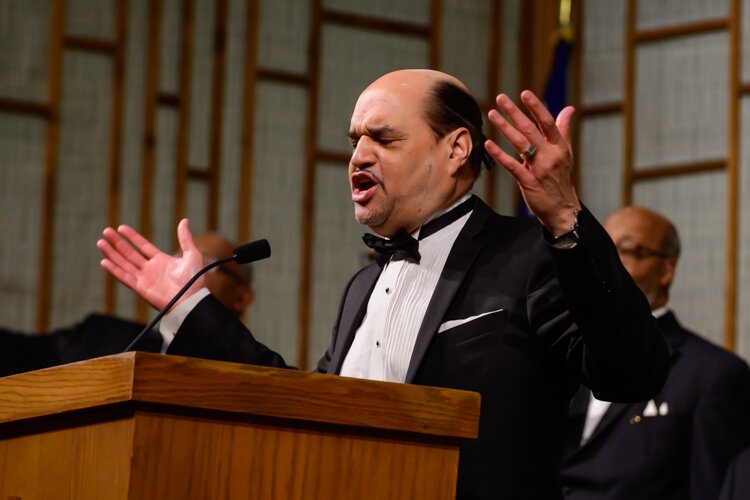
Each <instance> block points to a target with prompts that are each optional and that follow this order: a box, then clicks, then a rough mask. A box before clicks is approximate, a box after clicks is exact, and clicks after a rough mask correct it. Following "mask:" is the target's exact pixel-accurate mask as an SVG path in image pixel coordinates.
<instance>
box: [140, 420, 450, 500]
mask: <svg viewBox="0 0 750 500" xmlns="http://www.w3.org/2000/svg"><path fill="white" fill-rule="evenodd" d="M135 442H136V446H135V454H134V456H133V476H134V477H136V478H142V480H141V481H139V482H137V483H134V488H133V490H132V491H131V498H159V499H184V498H227V499H238V500H239V499H247V498H253V499H278V500H295V499H311V498H314V499H331V500H337V499H341V500H349V499H353V498H373V499H375V498H377V499H381V498H388V499H429V500H434V499H448V498H453V496H454V493H453V492H454V491H455V473H456V471H457V467H458V455H457V453H456V452H455V450H450V449H449V448H448V447H445V446H440V445H429V446H428V447H427V448H425V447H424V444H419V445H417V444H415V443H410V442H408V441H405V440H403V441H402V440H398V439H393V438H391V437H379V436H368V435H361V434H358V433H356V432H352V433H349V434H347V433H340V432H335V433H334V432H326V431H311V430H309V429H296V428H294V427H282V426H276V425H270V424H254V423H238V422H234V423H231V424H230V423H226V422H221V421H212V420H209V419H203V418H197V417H179V416H164V415H159V414H157V413H147V412H143V413H141V414H140V415H139V417H138V425H137V427H136V436H135ZM216 457H227V459H226V460H221V461H217V460H216V459H215V458H216ZM433 467H440V468H443V469H444V470H450V471H453V473H452V474H444V475H440V476H437V477H436V476H435V475H434V474H433V473H432V472H431V471H434V470H436V469H434V468H433ZM164 478H168V480H166V481H165V480H164ZM399 485H401V486H399ZM404 485H405V486H406V487H403V486H404ZM363 492H366V495H365V496H363Z"/></svg>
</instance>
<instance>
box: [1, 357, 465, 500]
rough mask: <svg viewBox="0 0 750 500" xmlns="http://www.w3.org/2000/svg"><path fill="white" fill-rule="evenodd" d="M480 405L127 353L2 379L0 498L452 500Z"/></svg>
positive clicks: (460, 396)
mask: <svg viewBox="0 0 750 500" xmlns="http://www.w3.org/2000/svg"><path fill="white" fill-rule="evenodd" d="M478 419H479V395H478V394H476V393H470V392H463V391H454V390H448V389H439V388H432V387H420V386H414V385H407V384H392V383H386V382H374V381H368V380H358V379H351V378H346V377H336V376H330V375H320V374H315V373H305V372H298V371H293V370H279V369H272V368H263V367H256V366H249V365H241V364H235V363H221V362H215V361H206V360H199V359H192V358H184V357H179V356H163V355H157V354H146V353H140V352H139V353H127V354H119V355H116V356H108V357H104V358H98V359H93V360H89V361H83V362H80V363H73V364H70V365H65V366H58V367H54V368H48V369H45V370H39V371H35V372H30V373H24V374H20V375H14V376H11V377H6V378H0V500H9V499H12V500H17V499H20V500H48V499H75V500H83V499H92V500H94V499H95V500H102V499H106V500H118V499H130V500H136V499H137V500H142V499H143V500H146V499H159V500H165V499H179V500H184V499H243V500H246V499H279V500H293V499H317V498H320V499H327V500H328V499H346V500H356V499H378V500H379V499H399V498H403V499H419V498H423V499H430V500H435V499H452V498H454V496H455V488H456V472H457V467H458V445H459V444H460V443H461V442H462V441H463V440H466V439H471V438H475V437H476V434H477V425H478Z"/></svg>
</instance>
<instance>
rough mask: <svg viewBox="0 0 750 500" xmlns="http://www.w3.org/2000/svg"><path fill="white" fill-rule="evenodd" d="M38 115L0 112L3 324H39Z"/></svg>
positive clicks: (42, 125)
mask: <svg viewBox="0 0 750 500" xmlns="http://www.w3.org/2000/svg"><path fill="white" fill-rule="evenodd" d="M45 128H46V124H45V122H44V121H43V120H41V119H39V118H36V117H25V116H20V115H16V114H11V113H0V151H2V154H0V217H2V219H3V222H2V233H1V234H2V243H1V244H0V325H2V326H5V327H8V328H20V329H25V330H32V329H33V328H34V325H35V312H36V295H37V270H38V266H37V262H38V258H39V242H40V239H41V234H40V229H41V228H40V226H39V221H40V220H41V218H42V212H41V208H42V182H43V173H44V132H45Z"/></svg>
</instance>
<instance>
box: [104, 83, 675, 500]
mask: <svg viewBox="0 0 750 500" xmlns="http://www.w3.org/2000/svg"><path fill="white" fill-rule="evenodd" d="M521 99H522V101H523V103H524V105H525V106H526V108H527V109H528V110H529V112H530V113H531V115H532V116H533V118H534V119H535V120H536V122H537V123H536V124H535V123H534V122H532V121H531V120H530V119H529V118H527V117H526V115H525V114H524V113H523V112H522V111H521V110H520V109H519V108H518V107H517V106H516V105H515V104H514V103H513V102H512V101H511V100H510V99H509V98H508V97H507V96H505V95H500V96H498V98H497V103H498V106H499V108H500V109H501V110H502V111H503V112H504V113H505V115H506V116H507V118H505V117H503V116H502V115H501V114H500V113H499V112H498V111H497V110H493V111H491V112H490V113H489V115H488V116H489V119H490V121H491V122H492V123H493V124H494V125H495V126H496V127H498V128H499V129H500V131H501V132H502V133H503V134H504V135H505V137H506V138H507V139H508V141H509V143H510V144H511V146H512V147H513V148H514V149H515V150H516V151H517V152H519V153H520V156H521V158H520V160H519V159H518V157H514V156H511V155H509V154H507V153H505V152H504V151H502V150H501V149H500V148H499V147H498V146H497V145H496V144H495V143H494V142H492V141H488V140H486V138H485V137H484V135H483V134H482V115H481V112H480V110H479V107H478V106H477V104H476V102H475V101H474V99H473V98H472V97H471V96H470V94H469V93H468V91H467V90H466V88H465V86H464V85H463V84H462V83H461V82H459V81H458V80H456V79H455V78H453V77H451V76H449V75H445V74H443V73H439V72H435V71H428V70H404V71H396V72H393V73H389V74H387V75H385V76H383V77H381V78H379V79H378V80H376V81H375V82H374V83H373V84H371V85H370V86H369V87H368V88H367V89H366V90H365V91H364V92H363V93H362V94H361V96H360V98H359V100H358V101H357V104H356V106H355V109H354V112H353V114H352V120H351V126H350V129H349V137H350V139H351V143H352V149H353V152H352V157H351V161H350V164H349V183H350V187H351V197H352V201H353V202H354V215H355V218H356V219H357V221H359V222H360V223H362V224H364V225H367V226H369V227H370V228H371V229H372V230H373V231H375V232H377V233H378V234H379V235H381V236H384V237H386V239H381V238H378V237H376V236H367V237H366V238H365V240H366V243H367V244H368V246H371V247H372V248H374V249H375V250H376V251H377V252H378V258H377V260H378V262H377V263H373V264H372V265H370V266H368V267H366V268H364V269H363V270H361V271H360V272H358V273H357V274H356V275H355V276H354V277H353V278H352V279H351V280H350V282H349V283H348V284H347V286H346V289H345V291H344V295H343V298H342V302H341V306H340V309H339V314H338V318H337V320H336V323H335V325H334V327H333V335H332V339H331V343H330V346H329V348H328V350H327V352H326V353H325V354H324V356H323V357H322V358H321V360H320V362H319V364H318V367H317V370H318V371H320V372H324V373H332V374H341V375H348V376H356V377H365V378H371V379H379V380H388V381H395V382H407V383H416V384H424V385H433V386H441V387H452V388H459V389H467V390H474V391H479V392H480V393H481V395H482V403H481V417H480V424H479V438H478V439H477V440H476V441H474V442H471V443H467V444H465V445H463V446H462V448H461V457H460V464H459V473H458V491H457V496H458V497H459V498H466V499H469V498H482V499H489V498H500V497H503V498H512V499H515V500H517V499H526V498H528V499H534V500H538V499H549V498H561V493H560V485H559V467H560V454H561V448H562V438H563V426H564V422H565V417H566V415H567V410H568V402H569V399H570V397H571V396H572V395H573V393H574V391H575V389H576V388H577V386H578V384H579V382H580V381H581V380H583V381H584V382H585V383H586V384H588V385H589V386H590V387H592V388H593V389H594V391H595V392H596V393H597V394H598V395H600V396H601V397H607V398H612V399H617V400H623V401H627V400H639V399H643V398H644V397H645V398H648V397H651V396H652V395H653V394H655V393H656V392H657V391H658V389H659V388H660V387H661V383H662V382H663V378H664V376H665V373H666V366H667V361H668V352H667V350H666V346H665V345H664V343H663V341H662V339H661V337H660V335H659V334H658V330H657V327H656V324H655V321H654V320H653V318H652V317H651V315H650V314H649V310H648V303H647V302H646V300H645V298H644V297H643V295H642V294H641V293H640V292H639V290H638V289H637V287H636V286H635V284H634V283H633V281H632V279H631V278H630V277H629V276H628V274H627V272H625V270H624V269H623V268H622V266H621V264H620V262H619V259H618V257H617V252H616V249H615V247H614V245H613V244H612V242H611V240H610V239H609V238H608V237H607V235H606V233H605V232H604V230H603V229H602V228H601V226H600V225H599V224H598V223H597V221H596V220H595V219H594V218H593V216H592V215H591V214H590V213H589V212H588V211H587V210H586V209H585V208H583V207H582V206H581V204H580V202H579V200H578V197H577V195H576V193H575V189H574V187H573V184H572V180H571V170H572V154H571V150H570V143H569V139H568V130H569V124H570V119H571V116H572V112H573V109H572V108H570V107H568V108H566V109H565V110H563V111H562V112H561V113H560V115H559V116H558V117H557V121H555V119H554V118H553V117H552V116H551V115H550V114H549V112H548V111H547V110H546V109H545V108H544V106H543V105H542V104H541V102H540V101H539V100H538V99H537V98H536V96H534V95H533V94H532V93H531V92H528V91H527V92H524V93H523V94H522V95H521ZM492 158H494V159H495V160H496V161H498V162H499V163H501V164H502V165H503V167H505V168H506V169H507V170H508V171H509V172H510V173H511V174H512V175H513V176H514V177H515V178H516V180H517V181H518V184H519V186H520V188H521V190H522V192H523V195H524V197H525V199H526V202H527V204H528V205H529V207H530V208H531V209H532V210H533V211H534V213H535V214H536V216H537V217H538V219H539V221H540V222H541V224H542V225H541V226H540V225H539V224H538V223H536V222H532V221H522V220H518V219H514V218H510V217H502V216H500V215H498V214H496V213H494V212H493V211H492V210H490V209H489V208H488V207H487V206H486V205H485V204H484V203H482V202H481V201H480V200H479V199H478V198H476V197H473V196H472V195H471V194H470V190H471V187H472V185H473V183H474V181H475V180H476V178H477V176H478V175H479V171H480V169H481V167H482V164H485V165H487V166H489V165H492V163H493V162H492ZM178 237H179V240H180V243H181V246H182V248H183V255H184V258H182V259H175V258H171V257H169V256H168V255H166V254H164V253H163V252H160V251H159V250H158V249H157V248H156V247H154V246H153V245H152V244H151V243H150V242H148V241H146V240H145V239H143V238H142V237H141V236H140V235H139V234H138V233H136V232H135V231H133V230H132V229H131V228H129V227H127V226H121V227H120V228H118V230H117V231H115V230H114V229H111V228H107V229H105V231H104V238H103V239H102V240H100V241H99V242H98V243H97V245H98V246H99V248H100V250H102V252H103V253H104V255H105V259H104V260H103V261H102V265H103V267H105V268H106V269H107V270H109V271H110V272H112V274H113V275H114V276H115V277H117V278H118V279H119V280H121V281H122V282H123V283H125V284H126V285H128V286H130V287H131V288H133V289H134V290H135V291H136V292H137V293H139V294H140V295H141V296H143V297H145V298H146V299H147V300H149V301H150V302H151V303H152V305H154V306H155V307H161V306H163V305H164V304H165V303H166V302H167V301H168V300H169V297H170V296H171V295H172V294H173V293H174V292H176V291H177V289H179V287H180V285H181V283H182V282H183V281H182V280H185V279H187V278H188V277H189V276H190V275H191V274H192V273H193V272H194V271H195V269H196V268H197V267H198V264H199V262H200V255H199V253H198V252H197V251H196V250H195V249H194V247H193V245H192V242H191V238H190V232H189V230H188V227H187V221H182V222H181V223H180V225H179V226H178ZM125 239H127V240H129V241H130V242H131V243H132V244H133V247H131V246H130V245H128V244H127V243H126V241H125ZM132 248H135V249H136V250H137V251H133V250H132ZM160 276H172V277H174V279H171V280H164V279H159V277H160ZM178 276H179V279H178V278H177V277H178ZM170 315H171V316H173V317H174V319H175V325H176V326H175V328H176V336H175V337H174V340H173V341H172V343H171V345H170V347H169V350H168V352H174V353H181V354H186V355H192V356H200V357H208V358H214V359H225V360H236V361H245V362H254V363H262V364H267V365H271V366H286V365H285V363H284V361H283V359H281V358H280V357H279V356H278V355H277V354H276V353H274V352H273V351H270V350H269V349H268V348H266V347H265V346H263V345H261V344H259V343H258V342H256V341H255V340H254V339H253V337H252V335H251V334H250V333H249V332H248V331H247V330H246V329H245V328H244V327H243V326H242V324H241V323H239V322H237V321H235V320H233V318H232V316H231V315H230V314H227V313H226V311H223V310H222V308H221V307H220V306H219V304H218V302H217V301H215V300H214V299H213V298H212V297H211V295H210V294H207V293H206V292H205V291H196V292H195V293H193V292H191V294H190V296H189V297H188V298H186V299H184V300H183V301H182V303H181V304H179V305H178V306H177V307H176V308H175V309H174V310H173V311H172V312H171V313H170ZM601 332H606V333H604V334H602V333H601ZM171 333H172V332H166V334H167V335H168V336H169V335H170V334H171Z"/></svg>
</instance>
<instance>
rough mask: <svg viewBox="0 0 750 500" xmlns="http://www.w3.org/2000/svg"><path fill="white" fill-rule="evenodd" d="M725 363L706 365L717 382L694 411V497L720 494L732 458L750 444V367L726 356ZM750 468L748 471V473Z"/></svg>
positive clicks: (691, 455) (723, 361)
mask: <svg viewBox="0 0 750 500" xmlns="http://www.w3.org/2000/svg"><path fill="white" fill-rule="evenodd" d="M719 361H720V362H721V363H722V365H723V366H705V367H701V370H703V371H705V373H706V376H707V377H711V378H712V379H713V382H712V383H711V385H710V386H708V387H707V388H706V389H705V390H704V391H702V392H703V396H702V397H701V399H700V401H699V402H698V406H697V407H696V409H695V414H694V415H693V426H692V439H691V444H692V445H691V452H690V498H695V499H703V498H705V499H709V498H717V497H718V495H719V490H720V488H721V484H722V480H723V478H724V475H725V473H726V471H727V467H728V466H729V463H730V462H731V460H732V458H733V457H734V456H735V455H736V454H737V453H739V452H740V451H741V450H742V449H744V448H745V447H746V446H748V445H750V370H748V367H747V364H746V363H744V362H743V361H741V360H739V359H736V358H731V359H727V358H726V357H723V358H722V359H721V360H719ZM748 473H750V471H744V473H743V474H745V475H747V474H748Z"/></svg>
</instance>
